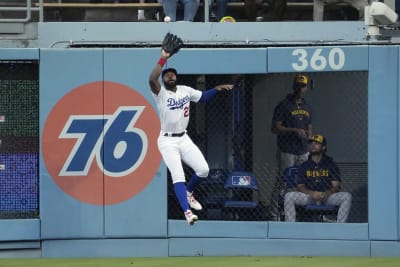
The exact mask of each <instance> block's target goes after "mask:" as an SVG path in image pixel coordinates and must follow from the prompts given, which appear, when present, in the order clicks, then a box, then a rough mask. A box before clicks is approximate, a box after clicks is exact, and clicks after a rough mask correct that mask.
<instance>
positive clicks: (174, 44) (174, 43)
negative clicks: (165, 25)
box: [162, 33, 183, 56]
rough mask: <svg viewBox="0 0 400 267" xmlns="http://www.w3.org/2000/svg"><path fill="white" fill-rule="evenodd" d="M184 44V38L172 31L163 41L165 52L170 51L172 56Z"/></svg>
mask: <svg viewBox="0 0 400 267" xmlns="http://www.w3.org/2000/svg"><path fill="white" fill-rule="evenodd" d="M182 46H183V41H182V39H181V38H179V37H178V36H176V35H174V34H172V33H167V34H166V35H165V37H164V40H163V42H162V49H164V51H165V52H167V53H169V54H170V56H172V55H173V54H175V53H177V52H178V51H179V49H181V47H182Z"/></svg>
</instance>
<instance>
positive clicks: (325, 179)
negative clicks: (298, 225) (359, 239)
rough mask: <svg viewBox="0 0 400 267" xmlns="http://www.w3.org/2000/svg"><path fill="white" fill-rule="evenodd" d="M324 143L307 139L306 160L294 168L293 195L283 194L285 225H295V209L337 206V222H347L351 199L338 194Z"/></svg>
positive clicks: (334, 171) (335, 170) (333, 165)
mask: <svg viewBox="0 0 400 267" xmlns="http://www.w3.org/2000/svg"><path fill="white" fill-rule="evenodd" d="M326 146H327V143H326V139H325V137H324V136H322V135H314V136H312V137H311V139H310V156H309V158H308V160H307V161H305V162H304V163H302V164H301V165H300V166H299V168H298V174H297V191H296V192H288V193H286V194H285V203H284V209H285V221H287V222H294V221H296V208H295V206H296V205H301V206H304V205H307V204H328V205H336V206H339V210H338V214H337V222H339V223H344V222H346V221H347V218H348V216H349V212H350V208H351V200H352V196H351V194H350V193H348V192H340V185H341V178H340V171H339V168H338V166H337V164H336V163H335V162H334V161H333V159H332V158H331V157H329V156H327V155H326V154H325V153H326Z"/></svg>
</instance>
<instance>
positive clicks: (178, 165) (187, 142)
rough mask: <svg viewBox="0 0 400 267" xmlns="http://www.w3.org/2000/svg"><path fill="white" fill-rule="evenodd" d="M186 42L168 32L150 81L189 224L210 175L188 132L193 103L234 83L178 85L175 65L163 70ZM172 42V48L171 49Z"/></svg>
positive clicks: (164, 148)
mask: <svg viewBox="0 0 400 267" xmlns="http://www.w3.org/2000/svg"><path fill="white" fill-rule="evenodd" d="M177 41H178V43H179V42H182V40H180V38H178V37H177V36H176V35H173V34H170V33H168V34H167V35H166V37H165V39H164V42H163V48H162V49H161V57H160V59H159V60H158V62H157V64H156V66H155V67H154V69H153V71H152V72H151V73H150V77H149V84H150V88H151V91H152V93H153V97H154V99H155V101H156V103H157V107H158V111H159V114H160V120H161V132H160V136H159V137H158V140H157V144H158V148H159V150H160V153H161V155H162V157H163V160H164V162H165V164H166V165H167V167H168V170H169V171H170V173H171V178H172V183H173V185H174V191H175V195H176V197H177V199H178V202H179V204H180V206H181V208H182V210H183V212H184V214H185V218H186V220H187V222H188V223H189V225H193V224H194V223H195V222H196V221H197V220H198V217H197V215H195V214H193V213H192V211H191V209H190V208H192V209H195V210H201V209H202V206H201V204H200V203H199V202H198V201H197V200H196V199H195V198H194V195H193V191H194V190H195V188H196V186H197V185H198V184H200V182H201V180H202V179H205V178H207V176H208V172H209V167H208V164H207V162H206V160H205V158H204V156H203V154H202V153H201V151H200V149H199V148H198V147H197V146H196V145H195V144H194V143H193V142H192V140H191V138H190V137H189V136H188V135H187V133H186V127H187V125H188V123H189V113H190V102H207V101H209V100H211V99H212V98H213V97H214V96H215V95H216V94H217V92H218V91H221V90H232V89H233V85H232V84H224V85H218V86H216V87H215V88H212V89H209V90H205V91H199V90H196V89H193V88H191V87H188V86H185V85H177V71H176V70H175V69H173V68H167V69H164V70H162V68H163V66H164V65H165V63H166V62H167V59H168V58H169V57H171V56H172V55H173V54H174V53H176V52H178V50H179V47H178V48H176V46H175V45H174V44H173V43H176V42H177ZM171 43H172V47H175V48H172V49H168V48H167V47H170V46H171V45H169V44H171ZM160 74H161V83H160V81H159V78H160ZM182 161H183V162H185V163H186V164H187V165H188V166H189V167H190V168H192V169H193V170H194V173H193V175H192V177H191V179H190V182H189V183H188V184H187V186H186V184H185V182H186V178H185V174H184V170H183V166H182Z"/></svg>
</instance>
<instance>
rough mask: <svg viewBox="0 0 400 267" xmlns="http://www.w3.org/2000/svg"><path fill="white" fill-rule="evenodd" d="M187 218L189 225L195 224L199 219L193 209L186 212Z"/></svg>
mask: <svg viewBox="0 0 400 267" xmlns="http://www.w3.org/2000/svg"><path fill="white" fill-rule="evenodd" d="M185 218H186V221H187V222H188V224H189V225H193V224H195V223H196V222H197V221H198V220H199V218H198V217H197V215H196V214H193V213H192V211H191V210H188V211H186V212H185Z"/></svg>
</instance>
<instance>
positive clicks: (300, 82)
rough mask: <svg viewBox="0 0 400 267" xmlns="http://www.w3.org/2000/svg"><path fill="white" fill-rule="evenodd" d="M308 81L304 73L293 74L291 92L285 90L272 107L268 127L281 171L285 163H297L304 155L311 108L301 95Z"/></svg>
mask: <svg viewBox="0 0 400 267" xmlns="http://www.w3.org/2000/svg"><path fill="white" fill-rule="evenodd" d="M308 85H309V79H308V77H307V76H305V75H301V74H296V76H295V77H294V81H293V93H291V94H288V95H287V96H286V98H285V99H283V100H282V101H281V102H280V103H279V104H278V105H277V106H276V107H275V110H274V116H273V118H272V127H271V131H272V132H273V133H274V134H277V135H278V137H277V140H278V149H279V153H278V163H279V169H280V171H281V172H282V171H283V170H285V169H286V168H287V167H291V166H293V165H299V164H300V163H302V162H304V161H306V160H307V157H308V139H309V138H310V137H311V136H312V124H311V120H312V110H311V107H310V106H309V105H308V104H307V103H306V101H305V99H304V98H303V97H304V96H305V94H306V93H307V91H308Z"/></svg>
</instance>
